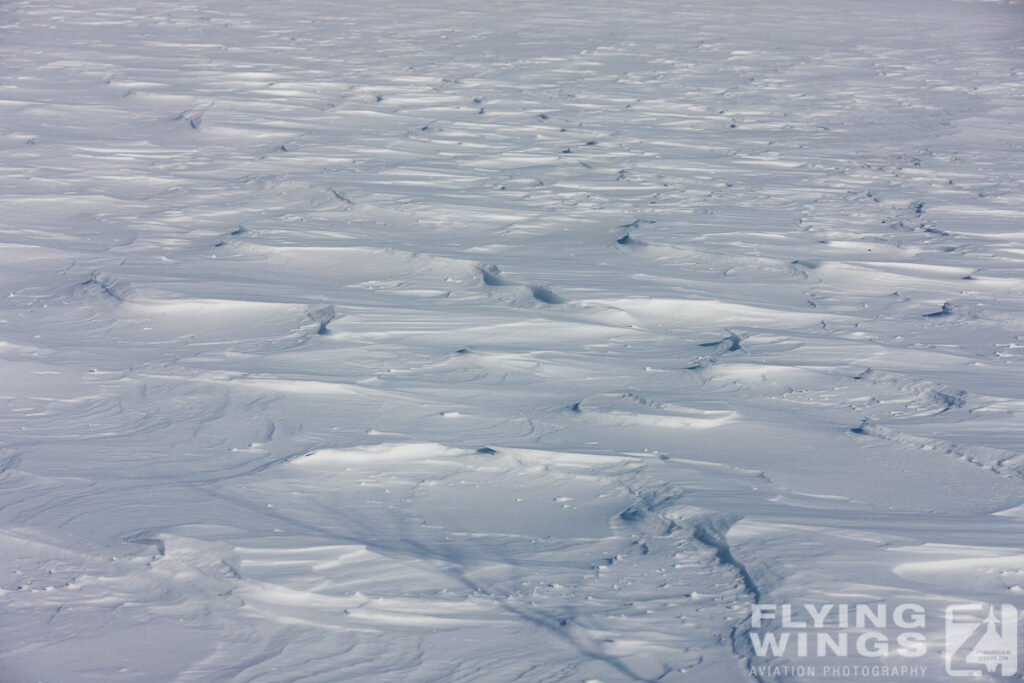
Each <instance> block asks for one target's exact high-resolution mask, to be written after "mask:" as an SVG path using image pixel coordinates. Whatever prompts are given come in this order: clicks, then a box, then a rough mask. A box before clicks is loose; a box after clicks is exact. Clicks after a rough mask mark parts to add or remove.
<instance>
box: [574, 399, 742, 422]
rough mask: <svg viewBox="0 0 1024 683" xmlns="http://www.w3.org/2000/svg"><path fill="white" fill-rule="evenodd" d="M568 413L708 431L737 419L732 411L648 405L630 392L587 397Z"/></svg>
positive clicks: (615, 420)
mask: <svg viewBox="0 0 1024 683" xmlns="http://www.w3.org/2000/svg"><path fill="white" fill-rule="evenodd" d="M572 410H573V412H576V413H581V414H583V415H584V416H585V417H589V418H592V419H597V420H600V421H603V422H611V423H617V424H632V425H638V426H644V427H664V428H669V429H709V428H712V427H719V426H722V425H724V424H727V423H729V422H731V421H733V420H734V419H736V418H737V417H738V415H739V414H738V413H737V412H736V411H735V410H727V409H707V408H693V407H690V406H686V405H682V404H678V403H670V402H669V403H666V402H658V401H651V400H649V399H646V398H643V397H641V396H638V395H637V394H635V393H633V392H626V393H622V394H600V395H597V396H591V397H589V398H586V399H584V400H582V401H580V402H579V403H575V404H573V406H572Z"/></svg>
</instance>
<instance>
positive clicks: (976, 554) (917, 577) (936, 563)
mask: <svg viewBox="0 0 1024 683" xmlns="http://www.w3.org/2000/svg"><path fill="white" fill-rule="evenodd" d="M891 550H892V551H893V552H898V553H900V554H901V555H907V554H909V555H910V556H911V557H914V556H917V557H920V558H921V559H917V560H912V561H909V562H902V563H900V564H897V565H896V566H895V567H893V570H892V571H893V573H894V574H896V575H897V576H899V577H901V578H905V579H910V580H912V581H916V582H920V583H923V584H930V585H933V586H937V587H945V586H950V585H957V586H970V587H971V588H972V590H974V591H983V592H984V593H987V594H989V595H992V596H996V597H997V599H998V597H1001V596H1005V597H1006V598H1009V597H1010V596H1013V597H1012V598H1010V599H1012V600H1019V599H1020V596H1021V595H1022V594H1024V555H1022V554H1020V553H1012V552H1008V550H1009V549H1007V548H1000V547H990V546H978V545H955V544H946V543H925V544H922V545H919V546H909V547H898V548H892V549H891Z"/></svg>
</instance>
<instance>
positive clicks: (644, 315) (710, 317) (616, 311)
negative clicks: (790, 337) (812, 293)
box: [578, 296, 847, 330]
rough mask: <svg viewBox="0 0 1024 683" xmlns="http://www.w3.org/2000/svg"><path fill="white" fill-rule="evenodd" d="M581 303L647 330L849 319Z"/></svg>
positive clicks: (740, 308)
mask: <svg viewBox="0 0 1024 683" xmlns="http://www.w3.org/2000/svg"><path fill="white" fill-rule="evenodd" d="M578 303H580V304H585V305H590V306H593V307H596V308H603V309H605V311H606V312H601V313H597V314H596V315H598V316H601V317H605V318H608V319H609V320H615V321H620V322H629V323H633V324H637V325H643V326H645V327H651V326H658V325H662V326H664V325H681V324H688V325H705V326H707V327H710V328H713V329H715V330H719V329H721V328H722V327H723V326H727V325H728V326H754V325H756V326H763V327H770V326H773V325H774V326H781V327H792V326H808V325H815V324H819V323H820V322H822V321H838V320H843V319H847V317H846V316H841V315H836V314H831V313H825V314H822V313H815V312H807V311H797V310H786V309H781V308H768V307H765V306H753V305H749V304H738V303H729V302H726V301H721V300H719V299H690V298H670V297H654V296H637V297H626V298H616V299H580V300H579V301H578Z"/></svg>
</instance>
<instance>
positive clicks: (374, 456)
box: [290, 442, 473, 466]
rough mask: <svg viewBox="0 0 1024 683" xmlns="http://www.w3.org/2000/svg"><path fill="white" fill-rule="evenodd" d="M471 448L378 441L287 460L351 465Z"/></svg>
mask: <svg viewBox="0 0 1024 683" xmlns="http://www.w3.org/2000/svg"><path fill="white" fill-rule="evenodd" d="M472 452H473V451H471V450H467V449H463V448H450V447H448V446H443V445H441V444H439V443H430V442H422V443H380V444H374V445H369V446H356V447H353V448H320V449H317V450H313V451H310V452H309V453H306V454H305V455H301V456H298V457H296V458H293V459H292V460H290V462H291V463H292V464H296V465H299V464H301V465H317V466H323V465H351V464H357V463H358V464H373V463H379V462H402V461H407V460H415V461H420V462H427V461H431V460H435V459H438V458H452V457H456V456H460V455H467V454H469V453H472Z"/></svg>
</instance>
